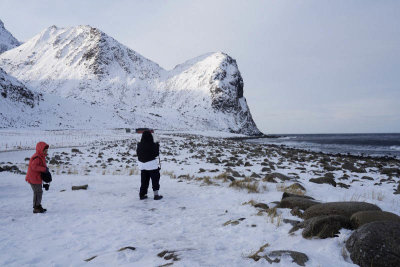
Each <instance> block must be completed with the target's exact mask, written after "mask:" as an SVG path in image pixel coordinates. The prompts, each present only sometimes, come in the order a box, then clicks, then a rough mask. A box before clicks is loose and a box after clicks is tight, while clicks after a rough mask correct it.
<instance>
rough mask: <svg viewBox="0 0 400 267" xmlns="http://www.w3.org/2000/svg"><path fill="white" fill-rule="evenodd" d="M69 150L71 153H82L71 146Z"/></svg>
mask: <svg viewBox="0 0 400 267" xmlns="http://www.w3.org/2000/svg"><path fill="white" fill-rule="evenodd" d="M71 152H72V153H82V152H81V151H80V150H79V149H77V148H73V149H71Z"/></svg>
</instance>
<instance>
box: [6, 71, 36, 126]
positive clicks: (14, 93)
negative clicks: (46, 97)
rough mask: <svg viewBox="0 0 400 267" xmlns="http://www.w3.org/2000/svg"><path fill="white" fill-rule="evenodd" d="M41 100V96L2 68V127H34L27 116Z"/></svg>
mask: <svg viewBox="0 0 400 267" xmlns="http://www.w3.org/2000/svg"><path fill="white" fill-rule="evenodd" d="M40 100H41V95H40V94H38V93H35V92H32V91H31V90H29V89H28V88H27V87H26V86H25V85H24V84H23V83H21V82H20V81H18V80H17V79H15V78H14V77H12V76H10V75H8V74H7V73H6V72H5V71H4V70H3V69H2V68H0V119H1V121H0V127H12V126H14V125H15V124H24V125H31V126H32V124H31V123H30V121H29V119H28V118H27V117H29V116H28V115H26V114H29V113H30V112H31V110H32V109H33V108H34V107H35V106H36V105H37V104H38V103H39V101H40Z"/></svg>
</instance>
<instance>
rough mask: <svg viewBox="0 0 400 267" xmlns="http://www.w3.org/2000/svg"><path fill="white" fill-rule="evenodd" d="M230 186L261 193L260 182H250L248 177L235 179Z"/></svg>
mask: <svg viewBox="0 0 400 267" xmlns="http://www.w3.org/2000/svg"><path fill="white" fill-rule="evenodd" d="M229 187H233V188H237V189H246V190H247V192H248V193H259V192H260V191H259V189H258V182H248V181H246V179H243V180H235V181H233V182H231V184H230V185H229Z"/></svg>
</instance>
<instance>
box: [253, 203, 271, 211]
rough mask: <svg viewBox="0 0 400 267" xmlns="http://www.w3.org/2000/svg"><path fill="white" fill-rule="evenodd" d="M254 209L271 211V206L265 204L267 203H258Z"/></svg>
mask: <svg viewBox="0 0 400 267" xmlns="http://www.w3.org/2000/svg"><path fill="white" fill-rule="evenodd" d="M254 207H255V208H260V209H264V210H267V209H269V206H268V205H267V204H265V203H256V204H254Z"/></svg>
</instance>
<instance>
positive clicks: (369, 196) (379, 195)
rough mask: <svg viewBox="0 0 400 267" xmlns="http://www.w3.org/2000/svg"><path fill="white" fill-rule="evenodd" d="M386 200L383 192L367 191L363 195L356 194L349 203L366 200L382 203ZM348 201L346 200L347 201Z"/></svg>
mask: <svg viewBox="0 0 400 267" xmlns="http://www.w3.org/2000/svg"><path fill="white" fill-rule="evenodd" d="M384 198H385V193H384V192H383V191H375V190H371V191H366V192H363V193H354V194H353V195H352V196H351V197H350V200H349V201H365V200H378V201H382V200H383V199H384ZM345 200H346V199H345Z"/></svg>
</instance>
